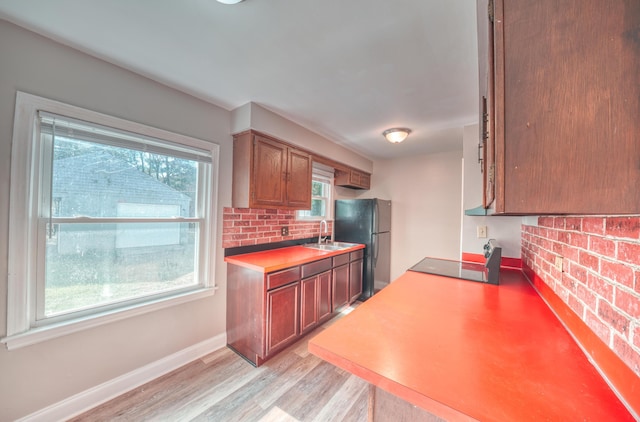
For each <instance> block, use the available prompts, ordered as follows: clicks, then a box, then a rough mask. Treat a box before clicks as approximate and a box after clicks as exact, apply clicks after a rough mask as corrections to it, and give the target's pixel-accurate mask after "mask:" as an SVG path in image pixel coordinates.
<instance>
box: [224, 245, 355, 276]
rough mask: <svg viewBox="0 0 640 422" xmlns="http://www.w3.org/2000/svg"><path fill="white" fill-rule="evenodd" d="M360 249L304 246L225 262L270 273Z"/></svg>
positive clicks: (253, 254)
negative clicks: (320, 248)
mask: <svg viewBox="0 0 640 422" xmlns="http://www.w3.org/2000/svg"><path fill="white" fill-rule="evenodd" d="M358 249H364V245H361V244H358V245H356V246H352V247H350V248H346V249H340V250H338V251H322V250H318V249H312V248H305V247H304V246H289V247H286V248H278V249H271V250H268V251H262V252H252V253H246V254H242V255H233V256H228V257H226V258H225V259H224V260H225V262H227V263H229V264H235V265H239V266H241V267H246V268H250V269H252V270H255V271H260V272H263V273H270V272H273V271H278V270H282V269H285V268H289V267H294V266H296V265H302V264H306V263H308V262H312V261H317V260H319V259H323V258H329V257H332V256H336V255H342V254H344V253H348V252H353V251H357V250H358Z"/></svg>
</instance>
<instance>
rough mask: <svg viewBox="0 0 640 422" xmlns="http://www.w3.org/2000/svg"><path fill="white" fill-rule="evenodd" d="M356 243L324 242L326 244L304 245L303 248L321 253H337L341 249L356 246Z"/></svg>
mask: <svg viewBox="0 0 640 422" xmlns="http://www.w3.org/2000/svg"><path fill="white" fill-rule="evenodd" d="M356 245H357V243H347V242H326V243H305V244H304V245H302V246H304V247H305V248H311V249H318V250H321V251H339V250H342V249H348V248H351V247H352V246H356Z"/></svg>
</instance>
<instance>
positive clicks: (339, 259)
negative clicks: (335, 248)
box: [333, 253, 349, 267]
mask: <svg viewBox="0 0 640 422" xmlns="http://www.w3.org/2000/svg"><path fill="white" fill-rule="evenodd" d="M347 262H349V254H348V253H345V254H342V255H338V256H334V257H333V266H334V267H338V266H340V265H344V264H346V263H347Z"/></svg>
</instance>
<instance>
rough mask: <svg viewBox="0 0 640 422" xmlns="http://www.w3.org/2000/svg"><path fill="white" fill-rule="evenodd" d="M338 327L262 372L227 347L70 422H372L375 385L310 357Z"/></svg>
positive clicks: (296, 347)
mask: <svg viewBox="0 0 640 422" xmlns="http://www.w3.org/2000/svg"><path fill="white" fill-rule="evenodd" d="M336 319H337V318H334V319H333V320H331V321H329V322H327V323H325V325H324V326H322V327H320V328H318V329H316V330H315V331H314V332H312V333H310V334H308V335H307V336H305V337H304V338H302V339H301V340H300V341H298V342H297V343H295V344H293V345H291V346H290V347H289V348H287V349H285V350H283V351H282V352H281V353H280V354H278V355H277V356H276V357H274V358H273V359H271V360H269V361H267V362H266V363H264V364H263V365H262V366H261V367H259V368H254V367H253V366H252V365H250V364H249V363H247V362H246V361H245V360H244V359H242V358H241V357H240V356H238V355H237V354H236V353H234V352H233V351H231V350H230V349H228V348H226V347H225V348H222V349H220V350H217V351H215V352H213V353H211V354H209V355H207V356H204V357H202V358H201V359H198V360H196V361H194V362H191V363H189V364H187V365H185V366H183V367H181V368H179V369H177V370H175V371H173V372H170V373H169V374H167V375H164V376H162V377H160V378H158V379H156V380H154V381H151V382H149V383H147V384H144V385H142V386H141V387H139V388H136V389H135V390H132V391H130V392H128V393H125V394H123V395H122V396H119V397H117V398H115V399H113V400H111V401H109V402H107V403H104V404H102V405H100V406H98V407H96V408H94V409H92V410H90V411H88V412H86V413H83V414H82V415H79V416H77V417H75V418H73V419H71V420H72V421H172V422H174V421H234V422H235V421H261V422H270V421H278V422H281V421H282V422H285V421H345V422H351V421H353V422H360V421H366V420H367V406H368V402H367V400H368V399H367V397H368V394H367V392H368V390H367V388H368V384H367V383H366V382H365V381H363V380H361V379H360V378H357V377H355V376H353V375H351V374H349V373H348V372H345V371H343V370H341V369H338V368H336V367H335V366H333V365H331V364H329V363H326V362H324V361H323V360H321V359H319V358H317V357H316V356H314V355H311V354H310V353H309V352H308V351H307V342H308V340H309V339H310V338H312V337H313V336H314V335H315V334H317V333H318V332H319V330H323V329H324V328H326V327H327V326H328V325H330V324H331V323H333V322H335V320H336Z"/></svg>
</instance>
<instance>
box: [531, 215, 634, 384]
mask: <svg viewBox="0 0 640 422" xmlns="http://www.w3.org/2000/svg"><path fill="white" fill-rule="evenodd" d="M556 257H562V258H563V265H562V267H563V268H562V270H559V269H557V268H556V266H555V265H554V264H555V261H556ZM522 260H523V263H524V264H525V265H526V266H528V267H529V268H530V269H531V270H533V271H534V272H535V273H536V274H537V275H538V276H539V277H540V278H541V279H542V280H543V281H544V283H545V284H547V285H548V286H549V287H550V288H551V289H552V290H553V291H554V292H555V293H556V294H557V295H558V296H559V297H560V298H561V299H562V300H563V301H564V302H565V304H567V305H568V306H569V307H570V308H571V309H572V310H573V312H575V313H576V314H577V315H578V316H579V317H580V318H581V319H582V321H584V322H585V324H586V325H587V326H588V327H589V328H591V330H592V331H593V332H594V333H595V334H596V335H597V336H598V337H599V338H600V339H601V340H602V341H603V342H604V343H605V344H606V345H607V346H608V347H609V348H610V349H611V350H613V352H614V353H615V354H616V355H617V356H618V357H620V359H622V361H624V362H625V363H626V364H627V365H628V366H629V367H630V368H631V369H632V370H633V372H634V373H635V374H637V375H638V376H640V216H631V217H617V216H616V217H592V216H588V217H587V216H584V217H581V216H570V217H569V216H566V217H565V216H545V217H539V218H538V226H537V227H536V226H528V225H524V226H522Z"/></svg>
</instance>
